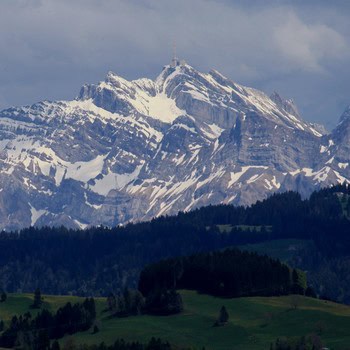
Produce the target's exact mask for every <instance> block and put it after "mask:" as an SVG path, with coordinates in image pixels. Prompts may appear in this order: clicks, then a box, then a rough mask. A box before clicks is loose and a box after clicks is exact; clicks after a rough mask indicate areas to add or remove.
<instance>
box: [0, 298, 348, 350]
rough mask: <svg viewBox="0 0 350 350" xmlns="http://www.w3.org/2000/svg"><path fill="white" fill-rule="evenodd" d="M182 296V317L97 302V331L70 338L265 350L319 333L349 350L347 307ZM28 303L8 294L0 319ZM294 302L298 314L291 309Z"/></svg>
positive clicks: (57, 301) (51, 301)
mask: <svg viewBox="0 0 350 350" xmlns="http://www.w3.org/2000/svg"><path fill="white" fill-rule="evenodd" d="M181 294H182V297H183V301H184V311H183V313H181V314H179V315H175V316H166V317H165V316H163V317H155V316H135V317H128V318H119V319H118V318H110V317H109V315H108V313H106V312H104V311H103V310H104V308H105V300H104V299H103V298H99V299H96V301H97V311H98V321H97V323H98V326H99V328H100V332H99V333H97V334H91V332H84V333H78V334H76V335H74V336H73V339H74V341H75V342H76V343H87V344H96V343H100V342H102V341H104V342H105V343H112V342H114V340H115V339H117V338H124V339H127V340H130V341H131V340H139V341H142V342H146V341H148V340H149V339H150V338H151V337H152V336H154V337H160V338H162V339H164V340H168V341H169V342H170V343H173V344H177V345H186V346H189V345H192V346H195V347H196V348H198V349H201V348H202V347H203V346H205V348H206V349H207V350H211V349H218V350H224V349H225V350H227V349H232V350H233V349H248V350H250V349H251V350H255V349H256V350H258V349H264V350H265V349H266V350H267V349H269V346H270V343H271V342H273V341H274V340H275V339H276V338H277V337H279V336H287V337H297V336H301V335H305V334H308V333H312V332H315V331H316V330H317V329H321V330H322V334H321V337H322V339H323V341H324V343H325V345H326V346H328V347H329V348H330V349H335V350H336V349H338V350H340V349H350V307H348V306H344V305H340V304H335V303H332V302H325V301H320V300H316V299H310V298H305V297H301V296H285V297H273V298H265V297H254V298H239V299H220V298H214V297H211V296H207V295H199V294H197V293H196V292H192V291H182V292H181ZM78 300H79V298H77V297H68V296H67V297H56V296H45V307H47V308H49V309H51V310H55V309H57V308H58V307H59V306H62V305H64V304H65V303H66V302H68V301H73V302H75V301H78ZM31 303H32V296H31V295H23V294H16V295H9V298H8V300H7V301H6V302H5V303H0V317H1V318H2V319H4V320H5V321H8V320H9V319H10V316H11V315H13V314H14V313H17V314H20V313H24V312H26V311H28V310H29V311H33V310H32V309H30V305H31ZM293 303H295V304H296V305H297V308H296V309H293V308H292V304H293ZM222 305H225V306H226V308H227V310H228V312H229V315H230V321H229V324H228V325H226V326H224V327H213V326H212V325H213V323H214V321H215V319H216V318H217V316H218V312H219V309H220V307H221V306H222ZM65 341H66V339H63V340H62V343H64V342H65Z"/></svg>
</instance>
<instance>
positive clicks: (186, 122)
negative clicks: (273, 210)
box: [0, 59, 350, 230]
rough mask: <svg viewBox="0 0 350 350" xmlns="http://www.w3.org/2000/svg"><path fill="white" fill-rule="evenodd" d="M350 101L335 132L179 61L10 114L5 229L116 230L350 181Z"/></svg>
mask: <svg viewBox="0 0 350 350" xmlns="http://www.w3.org/2000/svg"><path fill="white" fill-rule="evenodd" d="M349 162H350V107H348V108H347V109H346V110H345V112H344V113H343V115H342V116H341V118H340V121H339V123H338V125H337V126H336V127H335V129H334V130H332V131H331V132H329V133H328V132H326V130H325V129H324V128H323V127H322V126H320V125H317V124H312V123H309V122H307V121H305V120H303V119H302V118H301V116H300V114H299V112H298V109H297V107H296V105H295V103H294V102H293V101H292V100H285V99H284V98H282V97H281V96H280V95H279V94H278V93H274V94H273V95H272V96H267V95H266V94H265V93H263V92H261V91H258V90H256V89H253V88H248V87H245V86H242V85H239V84H236V83H235V82H233V81H232V80H230V79H228V78H226V77H224V76H223V75H222V74H220V73H219V72H217V71H216V70H212V71H210V72H209V73H201V72H199V71H197V70H196V69H194V68H193V67H191V66H190V65H188V64H186V63H185V62H183V61H181V62H180V61H179V60H177V59H174V60H173V61H172V63H171V64H169V65H166V66H164V68H163V69H162V71H161V73H160V74H159V76H158V77H157V78H156V79H155V80H151V79H146V78H143V79H137V80H132V81H128V80H126V79H124V78H122V77H120V76H118V75H116V74H114V73H113V72H109V73H108V74H107V76H106V78H105V80H104V81H101V82H100V83H98V84H87V85H84V86H83V87H82V88H81V90H80V92H79V95H78V96H77V97H76V98H75V99H73V100H70V101H56V102H50V101H43V102H39V103H35V104H33V105H31V106H25V107H12V108H8V109H5V110H2V111H0V228H1V229H5V230H16V229H20V228H23V227H27V226H45V225H49V226H58V225H64V226H67V227H73V228H86V227H88V226H93V225H106V226H114V225H118V224H125V223H127V222H129V221H141V220H148V219H151V218H153V217H156V216H160V215H170V214H175V213H177V212H178V211H189V210H191V209H194V208H198V207H201V206H205V205H209V204H218V203H230V204H235V205H250V204H252V203H254V202H256V201H257V200H261V199H264V198H266V197H267V196H269V195H270V194H272V193H273V192H283V191H287V190H295V191H298V192H300V193H301V195H302V196H303V197H307V196H308V195H309V194H310V193H311V192H312V191H314V190H315V189H318V188H320V187H326V186H330V185H332V184H336V183H342V182H348V183H350V167H349Z"/></svg>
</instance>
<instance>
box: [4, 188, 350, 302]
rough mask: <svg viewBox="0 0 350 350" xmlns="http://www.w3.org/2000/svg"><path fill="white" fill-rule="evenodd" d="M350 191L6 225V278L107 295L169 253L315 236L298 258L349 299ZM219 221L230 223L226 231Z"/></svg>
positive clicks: (19, 285) (56, 290)
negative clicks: (93, 222) (110, 219)
mask: <svg viewBox="0 0 350 350" xmlns="http://www.w3.org/2000/svg"><path fill="white" fill-rule="evenodd" d="M349 198H350V190H349V187H348V186H346V185H339V186H334V187H332V188H330V189H323V190H321V191H318V192H315V193H314V194H313V195H312V196H311V197H310V199H307V200H303V199H302V198H301V197H300V195H299V194H297V193H295V192H287V193H283V194H275V195H272V196H271V197H270V198H268V199H266V200H264V201H261V202H258V203H256V204H255V205H252V206H251V207H248V208H245V207H234V206H230V205H218V206H209V207H205V208H201V209H198V210H194V211H193V212H190V213H179V214H178V215H177V216H173V217H161V218H158V219H155V220H152V221H150V222H145V223H138V224H129V225H126V226H124V227H115V228H113V229H108V228H104V227H97V228H90V229H88V230H86V231H74V230H67V229H65V228H63V227H61V228H41V229H35V228H30V229H26V230H22V231H21V232H17V233H16V232H11V233H6V232H2V233H0V251H1V254H0V280H1V281H2V285H3V288H4V289H6V290H7V291H8V292H16V291H19V290H21V291H27V292H30V291H32V290H33V289H34V288H35V287H36V286H37V285H40V287H41V289H42V291H43V292H45V293H48V294H75V295H85V296H86V295H104V296H107V295H108V294H109V293H110V291H113V292H114V293H122V292H123V289H124V288H125V287H130V288H136V287H137V281H138V278H139V273H140V271H141V270H142V268H143V267H144V266H146V265H147V264H149V263H152V262H156V261H159V260H161V259H164V258H169V257H175V256H184V255H189V254H193V253H198V252H207V251H213V250H218V249H222V248H225V247H229V246H234V245H243V244H247V243H259V242H265V241H270V240H274V239H283V238H298V239H307V240H310V241H312V242H313V247H314V249H312V250H308V251H305V252H303V255H302V256H297V257H296V258H295V261H293V263H294V266H295V267H298V268H301V269H305V270H306V269H307V270H308V277H309V280H310V281H312V282H313V287H314V288H316V289H317V285H323V286H325V285H327V283H328V282H329V281H332V282H331V284H330V285H331V288H327V293H332V294H331V295H330V297H332V298H337V297H338V296H339V297H341V298H342V299H341V301H343V302H350V291H349V293H348V294H347V293H346V292H345V293H344V283H345V282H344V281H346V280H347V278H348V276H349V275H350V265H349V264H348V263H346V261H349V256H350V254H349V251H350V235H349V232H350V221H349V218H350V215H349V206H350V204H349V203H350V199H349ZM218 225H228V227H230V229H229V230H227V232H226V233H225V234H222V232H220V228H219V227H218ZM140 247H142V249H140ZM320 267H322V269H321V270H320ZM334 270H336V273H334V274H332V273H331V271H334ZM328 284H329V283H328Z"/></svg>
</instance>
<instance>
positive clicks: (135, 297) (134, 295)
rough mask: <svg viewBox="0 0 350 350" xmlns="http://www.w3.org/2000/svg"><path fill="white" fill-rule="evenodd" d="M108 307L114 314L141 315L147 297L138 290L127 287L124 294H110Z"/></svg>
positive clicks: (124, 315) (122, 315)
mask: <svg viewBox="0 0 350 350" xmlns="http://www.w3.org/2000/svg"><path fill="white" fill-rule="evenodd" d="M107 308H108V311H109V312H110V313H111V314H112V315H114V316H118V317H126V316H132V315H140V314H141V313H143V312H144V311H145V299H144V297H143V295H142V294H141V293H140V292H139V291H138V290H131V289H129V288H125V289H124V292H123V293H122V294H119V295H114V294H113V293H110V294H109V295H108V297H107Z"/></svg>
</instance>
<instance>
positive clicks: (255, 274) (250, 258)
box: [138, 249, 307, 298]
mask: <svg viewBox="0 0 350 350" xmlns="http://www.w3.org/2000/svg"><path fill="white" fill-rule="evenodd" d="M304 282H305V278H304V276H302V275H301V273H300V272H299V273H298V272H297V271H296V270H291V269H290V268H289V267H288V266H287V265H285V264H282V263H281V262H280V261H278V260H275V259H271V258H269V257H267V256H259V255H258V254H256V253H249V252H241V251H240V250H237V249H226V250H224V251H218V252H212V253H200V254H196V255H191V256H188V257H178V258H173V259H168V260H162V261H160V262H158V263H155V264H151V265H149V266H147V267H146V268H144V269H143V270H142V272H141V275H140V280H139V285H138V288H139V290H140V292H141V293H142V294H143V295H144V296H146V297H149V296H150V295H151V294H152V293H154V292H155V291H158V290H164V289H165V290H171V289H190V290H196V291H198V292H200V293H206V294H211V295H214V296H218V297H224V298H237V297H243V296H276V295H287V294H292V293H294V294H304V293H305V292H306V289H307V286H306V283H304Z"/></svg>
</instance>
